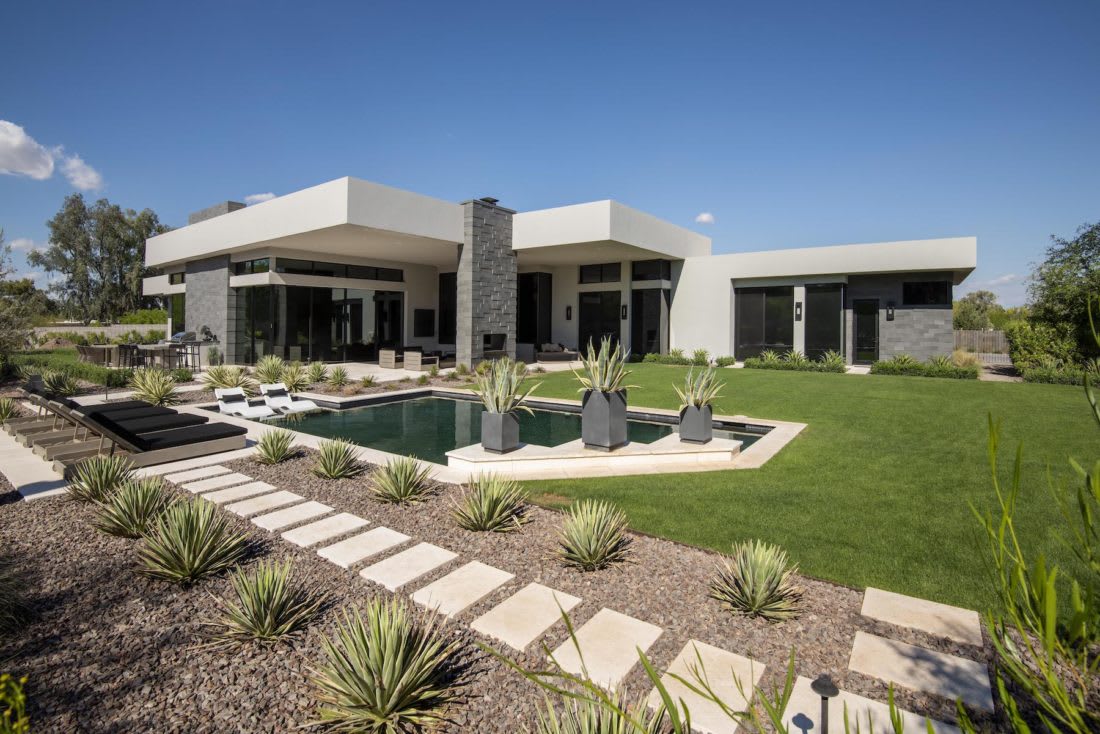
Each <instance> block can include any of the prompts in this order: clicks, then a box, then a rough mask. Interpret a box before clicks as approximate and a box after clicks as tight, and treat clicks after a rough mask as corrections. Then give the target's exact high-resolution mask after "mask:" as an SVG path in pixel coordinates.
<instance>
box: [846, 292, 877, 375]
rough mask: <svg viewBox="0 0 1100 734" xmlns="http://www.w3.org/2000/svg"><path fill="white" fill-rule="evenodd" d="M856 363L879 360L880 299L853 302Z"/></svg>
mask: <svg viewBox="0 0 1100 734" xmlns="http://www.w3.org/2000/svg"><path fill="white" fill-rule="evenodd" d="M852 314H853V319H854V320H855V324H853V326H852V331H854V332H855V360H854V361H855V362H861V363H867V362H875V361H877V360H878V299H867V300H858V301H852Z"/></svg>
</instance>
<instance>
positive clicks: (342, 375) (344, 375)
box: [326, 367, 351, 388]
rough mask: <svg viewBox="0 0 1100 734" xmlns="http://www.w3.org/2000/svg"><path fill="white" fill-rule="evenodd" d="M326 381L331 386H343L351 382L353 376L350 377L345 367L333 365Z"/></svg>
mask: <svg viewBox="0 0 1100 734" xmlns="http://www.w3.org/2000/svg"><path fill="white" fill-rule="evenodd" d="M326 382H327V383H328V386H329V387H335V388H341V387H345V386H346V385H349V384H351V378H350V377H348V371H347V370H346V369H344V368H343V367H333V368H332V371H331V372H329V375H328V380H326Z"/></svg>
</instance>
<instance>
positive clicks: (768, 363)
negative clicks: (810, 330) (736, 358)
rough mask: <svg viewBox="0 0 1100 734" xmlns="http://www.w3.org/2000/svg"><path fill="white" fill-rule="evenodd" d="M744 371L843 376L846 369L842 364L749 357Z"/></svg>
mask: <svg viewBox="0 0 1100 734" xmlns="http://www.w3.org/2000/svg"><path fill="white" fill-rule="evenodd" d="M745 369H751V370H784V371H787V372H832V373H835V374H844V373H845V372H847V371H848V370H847V367H846V366H845V365H843V364H832V363H829V362H812V361H808V360H807V361H805V362H792V361H788V360H785V359H781V360H768V359H761V358H760V357H749V358H748V359H746V360H745Z"/></svg>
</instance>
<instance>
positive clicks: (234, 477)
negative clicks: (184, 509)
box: [183, 472, 252, 494]
mask: <svg viewBox="0 0 1100 734" xmlns="http://www.w3.org/2000/svg"><path fill="white" fill-rule="evenodd" d="M251 481H252V477H250V476H247V475H245V474H239V473H237V472H233V473H231V474H220V475H218V476H216V477H210V478H209V479H200V480H198V481H197V482H188V483H186V484H184V485H183V488H184V489H186V490H187V491H188V492H195V493H196V494H198V493H199V492H209V491H210V490H212V489H222V488H223V487H232V486H233V485H234V484H244V483H245V482H251Z"/></svg>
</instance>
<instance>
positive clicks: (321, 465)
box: [310, 439, 363, 479]
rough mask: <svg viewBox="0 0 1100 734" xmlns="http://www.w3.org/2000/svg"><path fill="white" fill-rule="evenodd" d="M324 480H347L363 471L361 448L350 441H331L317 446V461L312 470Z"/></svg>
mask: <svg viewBox="0 0 1100 734" xmlns="http://www.w3.org/2000/svg"><path fill="white" fill-rule="evenodd" d="M310 471H312V472H313V473H314V474H315V475H316V476H319V477H321V478H323V479H347V478H348V477H354V476H356V475H357V474H359V473H360V472H362V471H363V465H362V464H360V463H359V447H358V446H356V445H355V444H353V443H350V442H348V441H342V440H340V439H331V440H328V441H322V442H321V443H320V444H318V446H317V461H316V462H315V463H314V464H313V468H312V469H310Z"/></svg>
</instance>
